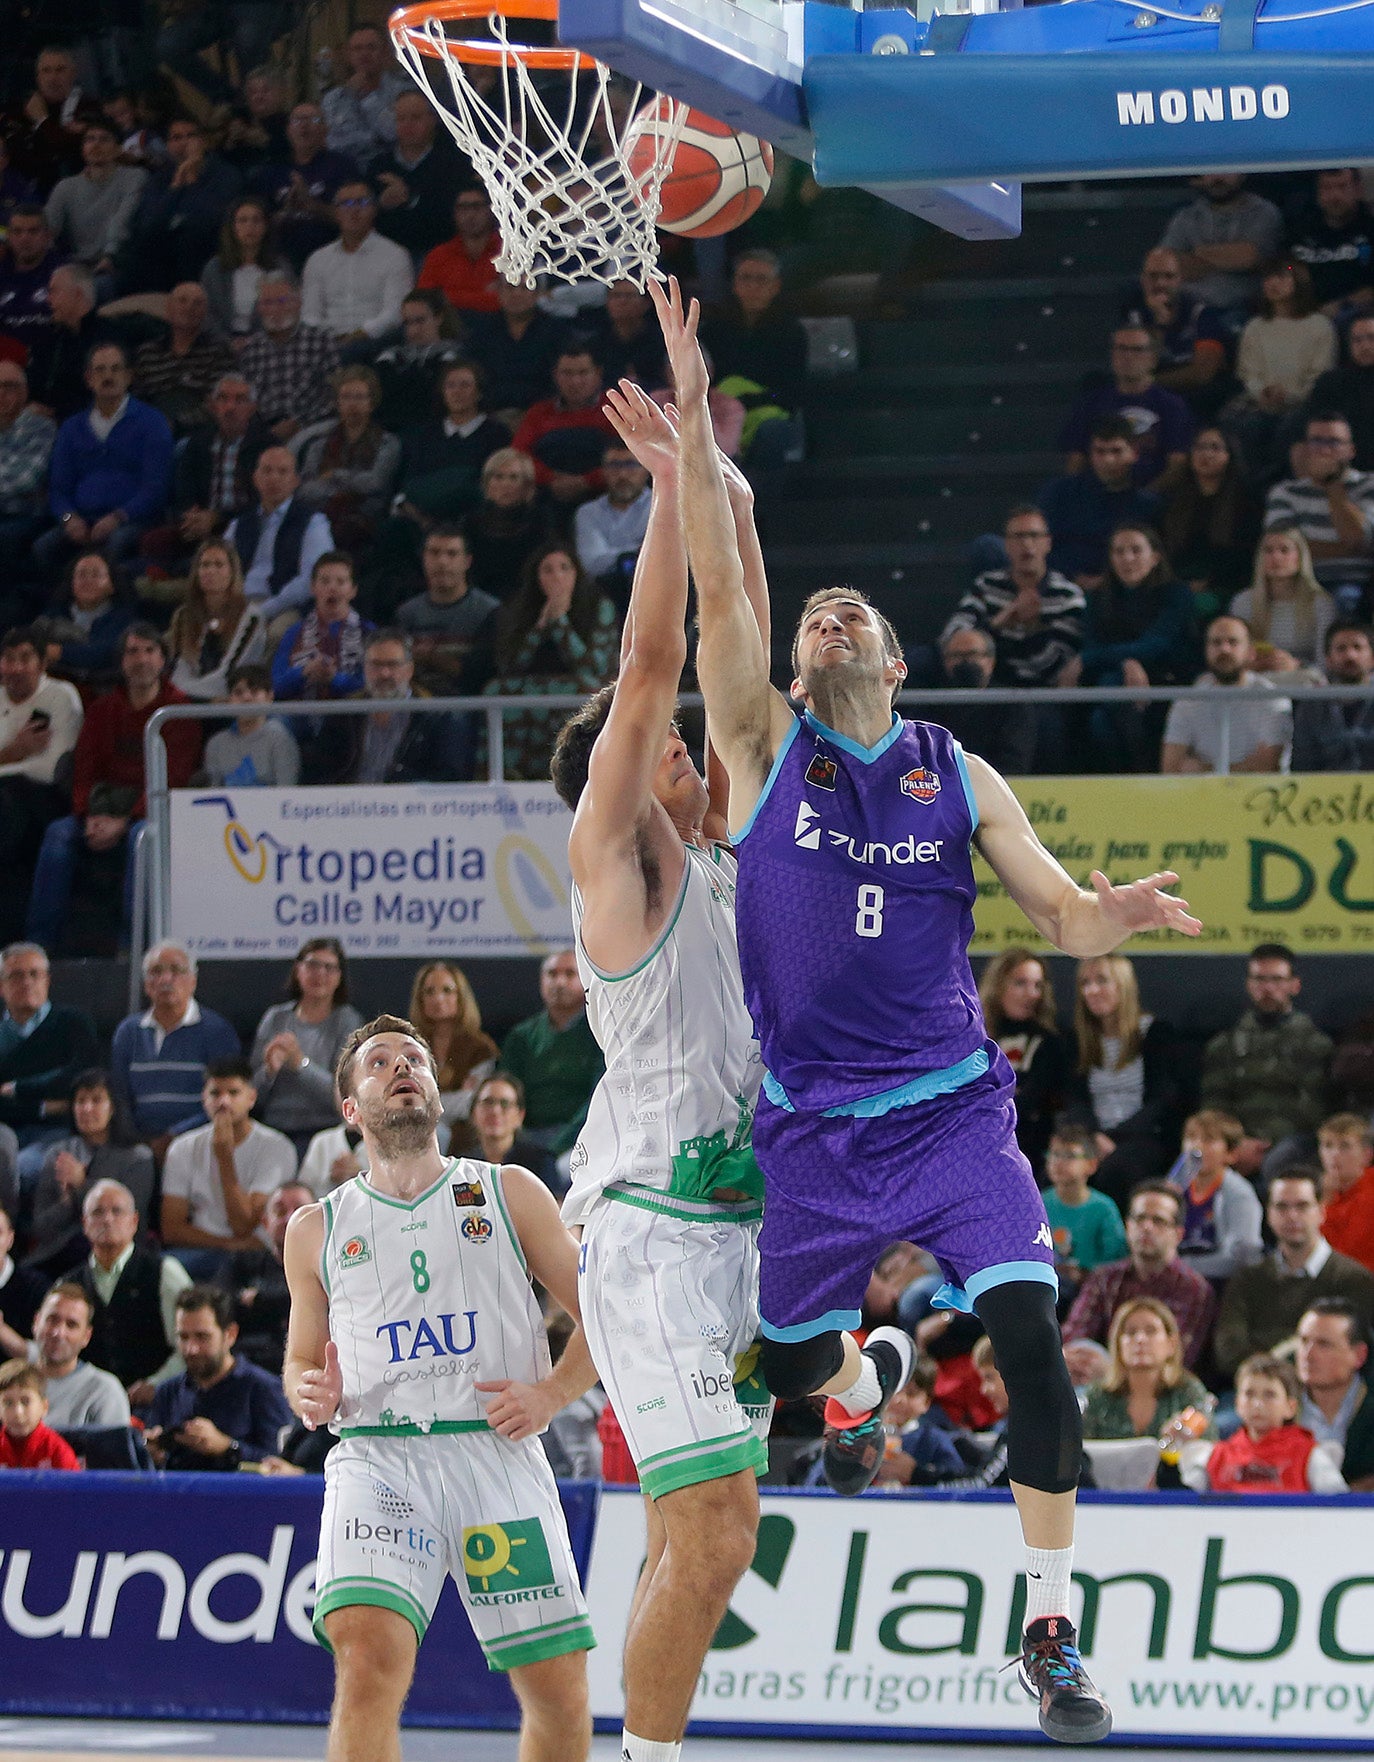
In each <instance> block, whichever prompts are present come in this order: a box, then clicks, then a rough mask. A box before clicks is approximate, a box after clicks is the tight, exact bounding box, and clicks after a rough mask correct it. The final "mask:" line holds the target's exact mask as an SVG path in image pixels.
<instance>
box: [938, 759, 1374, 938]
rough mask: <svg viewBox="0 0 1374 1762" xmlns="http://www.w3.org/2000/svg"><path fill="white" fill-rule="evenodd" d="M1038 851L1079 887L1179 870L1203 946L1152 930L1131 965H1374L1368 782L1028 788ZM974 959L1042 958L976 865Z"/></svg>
mask: <svg viewBox="0 0 1374 1762" xmlns="http://www.w3.org/2000/svg"><path fill="white" fill-rule="evenodd" d="M1012 789H1013V790H1014V791H1015V793H1016V797H1017V799H1018V800H1019V801H1020V803H1021V805H1022V807H1023V808H1025V810H1026V813H1027V814H1028V815H1029V816H1030V821H1031V824H1032V825H1033V826H1034V827H1035V830H1036V832H1037V833H1038V834H1039V836H1040V838H1041V840H1042V842H1043V843H1044V844H1045V845H1046V846H1047V847H1048V848H1049V849H1050V851H1051V852H1052V853H1053V854H1054V855H1055V856H1056V857H1058V859H1059V861H1060V862H1061V863H1062V864H1063V865H1064V867H1065V868H1066V869H1067V870H1068V871H1069V873H1070V874H1071V875H1072V876H1073V878H1074V880H1075V881H1077V882H1078V883H1079V884H1080V885H1082V886H1087V885H1088V876H1089V874H1090V873H1091V872H1092V871H1093V870H1094V869H1101V870H1102V872H1103V873H1104V874H1105V875H1106V876H1107V878H1108V879H1109V880H1111V881H1114V882H1122V881H1136V880H1139V879H1140V877H1141V876H1143V875H1149V874H1152V873H1153V872H1154V871H1156V870H1158V869H1176V870H1177V871H1178V873H1179V876H1180V877H1181V879H1180V881H1179V886H1178V889H1177V891H1178V892H1179V893H1181V894H1182V896H1183V897H1184V898H1185V899H1186V900H1187V901H1188V903H1189V905H1190V906H1191V907H1192V909H1193V913H1194V915H1195V916H1196V917H1199V918H1201V919H1202V922H1203V926H1204V928H1203V932H1202V935H1201V936H1199V937H1196V938H1194V937H1188V936H1180V935H1177V934H1175V933H1174V932H1173V931H1171V930H1152V931H1147V932H1146V933H1145V934H1144V935H1140V936H1133V937H1132V938H1131V946H1130V953H1131V955H1132V956H1135V955H1141V954H1150V953H1156V954H1180V953H1200V954H1227V953H1233V954H1239V953H1244V952H1246V951H1247V950H1248V949H1250V948H1253V947H1254V946H1255V944H1256V943H1259V942H1284V943H1287V944H1288V946H1289V947H1290V948H1294V949H1297V950H1299V951H1301V952H1305V953H1309V954H1324V953H1325V954H1359V953H1365V954H1368V953H1371V952H1374V776H1359V775H1353V774H1352V775H1347V774H1342V773H1333V774H1331V775H1312V776H1303V777H1286V776H1282V775H1279V774H1277V773H1276V774H1274V775H1272V776H1258V775H1256V776H1242V777H1022V778H1016V779H1014V780H1013V782H1012ZM974 869H975V872H976V875H977V879H978V906H977V909H976V912H975V919H976V924H977V928H976V931H975V934H974V938H973V942H972V945H971V952H973V953H974V954H995V953H996V952H997V950H998V949H999V948H1007V947H1010V946H1011V945H1013V944H1021V943H1023V944H1025V945H1026V946H1028V947H1030V948H1046V947H1048V944H1046V943H1044V942H1042V941H1041V939H1040V938H1039V937H1038V936H1037V935H1036V933H1035V932H1034V931H1033V930H1032V929H1031V927H1030V925H1029V924H1028V923H1027V921H1026V919H1025V917H1024V916H1023V915H1022V913H1021V912H1020V910H1019V909H1018V908H1017V906H1016V905H1015V904H1014V903H1013V901H1012V900H1011V899H1010V898H1009V897H1008V896H1007V893H1006V890H1005V889H1004V888H1003V886H1002V884H1001V883H1000V882H999V881H998V880H997V878H996V876H995V875H994V874H993V873H992V871H991V869H989V868H988V866H987V864H986V863H984V862H983V861H982V859H981V858H976V859H975V863H974Z"/></svg>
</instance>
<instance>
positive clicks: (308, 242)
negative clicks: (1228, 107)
mask: <svg viewBox="0 0 1374 1762" xmlns="http://www.w3.org/2000/svg"><path fill="white" fill-rule="evenodd" d="M325 139H326V129H325V120H324V112H323V110H322V109H321V108H320V106H319V105H318V104H314V103H311V102H309V101H306V102H304V103H300V104H296V105H293V106H292V110H291V114H290V116H289V118H288V119H287V124H286V140H287V146H288V148H289V153H288V155H287V157H286V158H284V159H280V160H277V161H275V162H274V163H273V164H270V165H267V166H265V167H264V168H263V170H262V171H260V172H258V173H257V174H256V177H255V179H254V183H255V185H256V188H257V191H258V194H259V195H261V196H262V197H264V199H265V200H266V202H267V204H268V207H269V209H270V210H271V214H272V219H273V221H274V222H275V224H276V229H277V239H278V242H279V243H280V245H281V248H282V250H283V251H285V253H286V256H287V259H288V260H289V262H290V263H291V266H292V267H293V268H294V269H295V270H296V271H297V272H298V273H299V271H300V269H301V266H302V265H303V264H304V263H305V262H306V261H307V259H308V258H309V257H310V255H311V253H312V252H314V251H317V250H319V249H320V247H321V246H322V245H327V244H328V243H329V242H330V240H331V239H333V238H335V237H336V236H337V233H338V227H337V225H336V223H335V218H334V198H335V196H336V195H337V194H338V191H339V188H340V186H341V185H342V184H345V183H347V182H349V181H350V180H352V179H354V178H356V177H357V176H358V167H357V165H356V164H355V163H354V162H353V160H352V159H351V158H350V157H349V156H348V154H346V153H336V152H335V151H334V150H333V148H332V147H327V146H326V145H325Z"/></svg>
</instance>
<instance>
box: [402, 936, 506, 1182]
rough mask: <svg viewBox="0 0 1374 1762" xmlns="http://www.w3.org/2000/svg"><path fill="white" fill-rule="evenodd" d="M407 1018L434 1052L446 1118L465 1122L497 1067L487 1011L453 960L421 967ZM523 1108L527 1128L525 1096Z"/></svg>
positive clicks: (450, 1120)
mask: <svg viewBox="0 0 1374 1762" xmlns="http://www.w3.org/2000/svg"><path fill="white" fill-rule="evenodd" d="M406 1018H407V1020H408V1021H410V1022H412V1023H413V1024H414V1026H415V1028H416V1030H417V1031H418V1033H419V1034H420V1035H421V1037H422V1038H423V1040H424V1041H425V1044H426V1045H427V1046H428V1047H429V1049H430V1051H431V1052H432V1053H433V1054H434V1063H435V1066H436V1071H435V1077H436V1081H437V1082H438V1085H439V1096H440V1099H441V1100H442V1101H443V1104H444V1118H445V1120H447V1122H448V1124H449V1125H450V1126H452V1125H453V1123H454V1121H455V1120H465V1119H466V1118H467V1117H468V1114H469V1112H470V1111H471V1107H472V1098H473V1095H474V1093H475V1092H476V1090H477V1088H478V1085H479V1084H480V1083H481V1082H482V1080H483V1079H484V1078H486V1077H488V1076H490V1075H491V1072H492V1071H493V1069H494V1068H495V1065H496V1042H495V1041H494V1040H493V1039H492V1037H491V1035H490V1034H487V1033H484V1032H483V1029H482V1012H481V1010H480V1009H479V1008H478V1007H477V999H476V997H475V996H474V995H473V991H472V986H471V985H469V983H468V980H467V975H466V974H465V973H464V972H463V970H462V968H461V967H456V966H454V965H453V964H452V963H451V962H449V961H429V962H427V963H426V964H425V965H424V966H423V967H421V968H420V970H419V972H418V973H416V975H415V981H414V983H413V984H412V985H411V988H410V1008H409V1009H408V1010H407V1011H406ZM521 1106H522V1112H521V1117H520V1122H519V1124H520V1125H523V1124H524V1113H523V1096H522V1098H521ZM490 1160H492V1159H491V1158H488V1161H490ZM513 1160H514V1161H516V1162H518V1161H519V1160H520V1159H519V1158H518V1157H516V1158H514V1159H513Z"/></svg>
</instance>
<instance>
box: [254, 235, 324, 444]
mask: <svg viewBox="0 0 1374 1762" xmlns="http://www.w3.org/2000/svg"><path fill="white" fill-rule="evenodd" d="M239 369H240V371H241V372H242V373H243V375H244V377H245V378H246V379H247V380H248V382H249V383H250V384H251V385H252V387H253V389H254V390H255V392H256V393H257V398H258V414H259V416H260V417H261V418H262V420H263V422H265V423H266V424H267V426H268V428H269V429H270V430H271V432H272V435H273V436H274V438H275V439H277V440H279V441H289V440H292V439H294V438H295V436H296V435H298V434H299V433H300V431H301V429H302V428H305V427H307V426H308V425H309V424H310V423H312V422H321V421H323V420H324V418H325V417H326V416H327V415H328V414H329V412H330V410H332V409H333V407H334V375H335V374H336V373H337V372H338V370H339V345H338V344H337V343H336V342H335V341H334V339H333V337H332V336H330V334H329V332H328V331H327V330H317V329H315V328H314V327H313V326H311V325H308V324H302V323H301V295H300V289H299V288H298V287H297V286H296V284H295V283H294V282H293V281H292V280H291V278H290V275H289V273H288V272H287V271H285V270H281V269H269V270H268V271H267V273H266V274H265V275H264V276H263V278H262V280H261V281H260V282H259V283H258V329H256V330H255V331H253V333H252V334H251V335H250V337H249V338H248V341H247V342H246V343H245V344H244V345H243V348H242V350H241V352H240V354H239Z"/></svg>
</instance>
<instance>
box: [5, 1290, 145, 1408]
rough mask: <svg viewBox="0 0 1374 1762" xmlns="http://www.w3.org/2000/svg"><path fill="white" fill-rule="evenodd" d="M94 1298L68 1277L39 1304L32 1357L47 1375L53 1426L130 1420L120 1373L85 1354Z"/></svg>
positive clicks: (49, 1406)
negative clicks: (85, 1356) (115, 1372)
mask: <svg viewBox="0 0 1374 1762" xmlns="http://www.w3.org/2000/svg"><path fill="white" fill-rule="evenodd" d="M94 1321H95V1304H94V1303H93V1302H92V1301H91V1298H90V1295H89V1293H88V1292H87V1291H86V1288H85V1287H84V1286H83V1285H78V1284H77V1283H76V1282H75V1281H74V1280H71V1279H64V1280H63V1281H62V1283H61V1284H57V1285H54V1286H53V1288H52V1289H51V1290H50V1291H49V1292H48V1294H47V1296H46V1297H45V1298H44V1299H43V1302H42V1304H41V1305H40V1306H39V1310H38V1314H37V1315H36V1316H35V1317H34V1323H33V1344H32V1345H31V1346H30V1347H29V1349H28V1354H27V1356H28V1360H29V1363H30V1364H31V1365H33V1367H34V1369H35V1370H37V1371H38V1372H39V1373H40V1375H41V1376H42V1377H43V1379H44V1391H43V1392H44V1394H45V1395H46V1396H47V1398H48V1419H49V1420H50V1421H51V1423H52V1428H53V1430H54V1431H55V1432H72V1431H82V1430H85V1429H87V1428H88V1427H92V1426H126V1425H128V1423H129V1397H128V1396H127V1395H126V1394H125V1393H124V1389H123V1387H122V1385H121V1384H120V1381H119V1379H118V1377H112V1376H111V1375H110V1373H109V1371H107V1370H100V1369H98V1368H97V1367H96V1366H95V1365H93V1364H91V1363H90V1362H89V1361H88V1360H87V1359H85V1358H83V1357H82V1354H83V1353H84V1352H85V1350H86V1348H87V1347H88V1346H89V1345H90V1343H91V1335H92V1332H93V1324H94Z"/></svg>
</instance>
